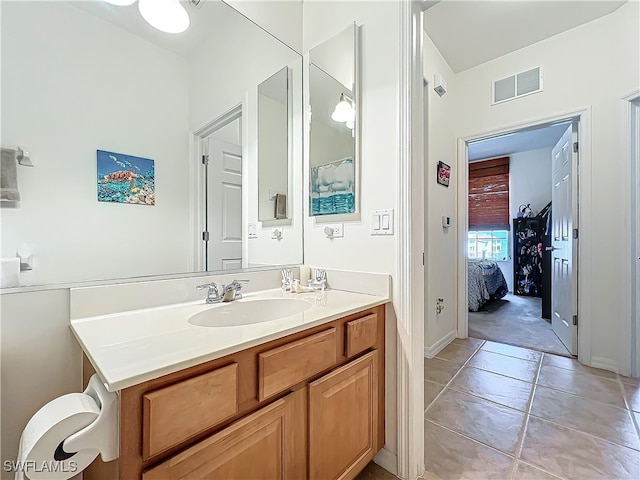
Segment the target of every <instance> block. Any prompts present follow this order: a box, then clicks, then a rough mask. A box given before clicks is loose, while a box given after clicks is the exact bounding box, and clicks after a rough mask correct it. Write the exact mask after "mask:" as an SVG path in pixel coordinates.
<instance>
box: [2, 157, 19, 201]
mask: <svg viewBox="0 0 640 480" xmlns="http://www.w3.org/2000/svg"><path fill="white" fill-rule="evenodd" d="M15 154H16V152H15V150H11V149H9V148H3V149H2V160H1V162H0V202H19V201H20V192H18V167H17V165H18V162H17V161H16V155H15Z"/></svg>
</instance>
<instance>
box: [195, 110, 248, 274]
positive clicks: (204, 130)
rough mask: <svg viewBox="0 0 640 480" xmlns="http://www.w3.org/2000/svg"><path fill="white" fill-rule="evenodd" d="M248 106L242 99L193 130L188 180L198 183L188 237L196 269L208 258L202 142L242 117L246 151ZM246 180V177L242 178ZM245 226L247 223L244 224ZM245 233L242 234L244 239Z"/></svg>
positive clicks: (243, 140) (202, 266) (243, 148)
mask: <svg viewBox="0 0 640 480" xmlns="http://www.w3.org/2000/svg"><path fill="white" fill-rule="evenodd" d="M245 113H246V112H245V107H244V102H243V103H239V104H238V105H236V106H234V107H233V108H231V109H229V110H227V111H226V112H225V113H223V114H222V115H220V116H218V117H216V118H215V119H213V120H211V121H210V122H208V123H206V124H205V125H203V126H202V127H200V128H199V129H198V130H196V131H195V132H193V133H192V134H191V142H190V146H191V148H190V152H189V158H191V161H190V162H189V182H190V183H189V184H190V185H195V188H193V190H192V192H191V195H190V196H189V209H190V211H191V212H192V215H191V218H192V219H193V221H192V222H191V227H190V229H189V238H192V239H193V242H194V243H193V252H192V255H191V267H192V268H191V269H192V270H195V271H202V270H203V269H204V265H205V262H206V248H205V244H204V242H203V241H202V232H203V231H204V230H203V228H204V226H205V225H206V220H207V219H206V213H207V209H206V207H205V202H206V187H205V184H206V175H205V170H204V169H203V168H202V155H204V149H203V148H202V143H203V140H204V139H205V138H207V137H208V136H209V135H211V134H212V133H213V132H215V131H216V130H220V129H221V128H222V127H224V126H226V125H228V124H230V123H231V122H233V121H235V120H237V119H240V123H241V126H240V128H241V129H242V145H241V147H242V151H243V152H245V151H246V145H245V141H246V138H247V137H246V132H245V124H244V122H243V121H242V118H244V116H245ZM245 162H246V159H245V155H243V156H242V170H243V171H245V167H246V165H245ZM243 181H244V178H243ZM244 190H245V189H243V198H242V202H243V207H242V208H243V215H244V213H245V212H244V208H245V204H246V200H245V198H244V194H245V193H244ZM243 228H244V225H243ZM243 233H244V232H243ZM244 237H245V236H244V234H243V236H242V238H243V239H244ZM244 243H245V242H244V241H243V247H242V258H243V259H244V258H246V251H245V250H246V247H245V245H244Z"/></svg>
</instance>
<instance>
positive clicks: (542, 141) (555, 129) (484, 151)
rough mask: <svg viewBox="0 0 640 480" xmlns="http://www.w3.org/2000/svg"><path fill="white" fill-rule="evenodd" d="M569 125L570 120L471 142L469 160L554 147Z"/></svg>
mask: <svg viewBox="0 0 640 480" xmlns="http://www.w3.org/2000/svg"><path fill="white" fill-rule="evenodd" d="M568 125H569V123H568V122H564V123H559V124H556V125H550V126H547V127H542V128H534V129H528V130H522V131H519V132H514V133H509V134H506V135H501V136H498V137H493V138H488V139H484V140H478V141H476V142H472V143H469V161H470V162H473V161H475V160H483V159H486V158H496V157H504V156H507V155H513V154H514V153H518V152H528V151H530V150H539V149H541V148H552V147H553V146H554V145H555V144H556V143H557V142H558V140H560V137H562V134H563V133H564V132H565V130H566V129H567V126H568Z"/></svg>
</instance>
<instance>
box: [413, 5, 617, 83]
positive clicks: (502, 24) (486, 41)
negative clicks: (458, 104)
mask: <svg viewBox="0 0 640 480" xmlns="http://www.w3.org/2000/svg"><path fill="white" fill-rule="evenodd" d="M624 3H626V0H623V1H619V0H553V1H551V0H537V1H531V0H508V1H496V0H442V1H440V2H424V3H423V5H424V8H428V10H426V12H425V16H424V22H425V23H424V25H425V26H424V29H425V31H426V32H427V35H429V37H430V38H431V40H432V41H433V43H434V44H435V45H436V47H438V50H440V53H441V54H442V55H443V56H444V58H445V60H446V61H447V63H448V64H449V66H450V67H451V69H452V70H453V71H454V73H458V72H461V71H463V70H467V69H469V68H472V67H475V66H476V65H480V64H482V63H485V62H488V61H490V60H493V59H495V58H498V57H501V56H503V55H506V54H507V53H510V52H514V51H516V50H519V49H521V48H524V47H526V46H528V45H532V44H534V43H537V42H539V41H541V40H544V39H545V38H549V37H552V36H554V35H557V34H559V33H561V32H564V31H566V30H570V29H572V28H574V27H577V26H578V25H582V24H584V23H587V22H590V21H591V20H595V19H596V18H599V17H602V16H604V15H607V14H609V13H611V12H613V11H614V10H617V9H618V8H620V7H621V6H622V5H623V4H624Z"/></svg>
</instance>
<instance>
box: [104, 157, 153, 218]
mask: <svg viewBox="0 0 640 480" xmlns="http://www.w3.org/2000/svg"><path fill="white" fill-rule="evenodd" d="M154 164H155V161H153V160H150V159H148V158H141V157H134V156H131V155H124V154H122V153H115V152H107V151H104V150H98V201H99V202H116V203H132V204H138V205H155V204H156V193H155V169H154Z"/></svg>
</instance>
